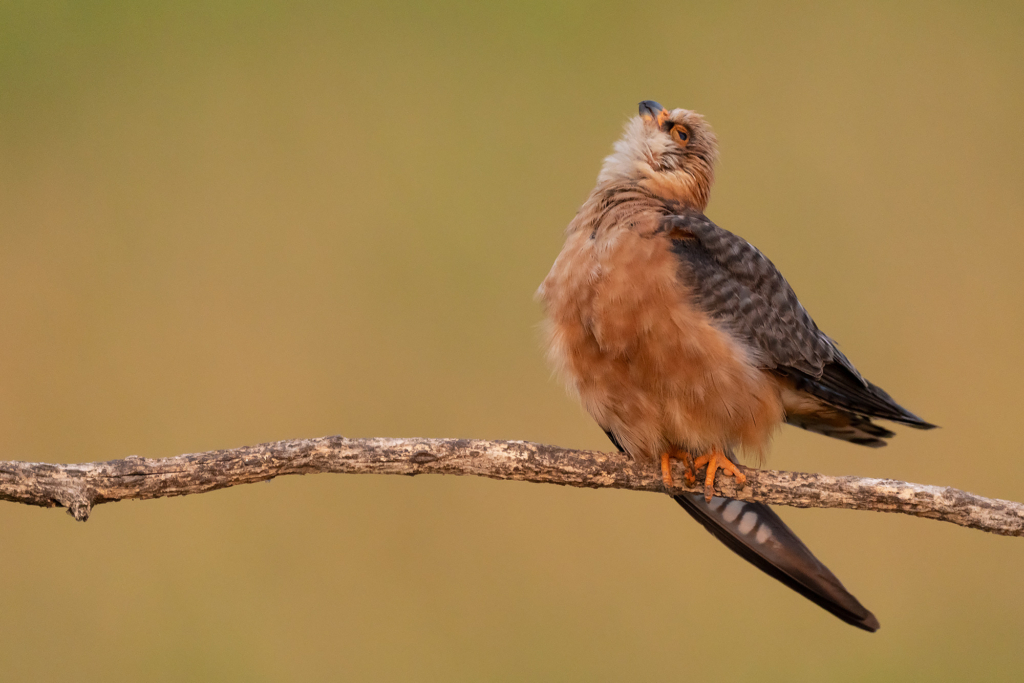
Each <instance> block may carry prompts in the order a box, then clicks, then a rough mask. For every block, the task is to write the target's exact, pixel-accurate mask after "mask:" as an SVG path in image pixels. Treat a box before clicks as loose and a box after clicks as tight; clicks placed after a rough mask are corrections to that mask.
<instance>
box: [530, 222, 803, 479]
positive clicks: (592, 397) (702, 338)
mask: <svg viewBox="0 0 1024 683" xmlns="http://www.w3.org/2000/svg"><path fill="white" fill-rule="evenodd" d="M585 209H586V207H585ZM659 220H660V215H659V214H658V213H657V212H643V211H637V210H635V209H634V210H631V211H628V212H626V213H625V214H622V215H619V216H615V215H609V214H608V212H605V213H603V214H597V213H596V212H595V213H594V214H593V215H589V214H588V212H587V211H586V210H584V211H583V212H581V214H580V215H579V216H577V218H576V220H575V221H574V222H573V224H572V225H571V226H570V229H569V234H568V238H567V240H566V243H565V246H564V248H563V249H562V252H561V253H560V254H559V256H558V259H557V260H556V261H555V264H554V266H553V267H552V269H551V272H550V273H549V274H548V276H547V278H546V279H545V280H544V283H543V284H542V285H541V288H540V290H539V294H540V296H541V298H542V299H543V301H544V303H545V306H546V310H547V315H548V321H547V341H548V351H549V358H550V359H551V360H552V362H553V364H554V366H555V368H556V369H557V371H558V372H559V374H560V375H561V376H562V378H563V379H564V380H565V381H566V383H567V384H568V386H569V388H570V389H571V390H572V391H573V392H574V393H576V394H577V395H578V396H579V398H580V400H581V402H582V403H583V405H584V407H585V408H586V410H587V411H588V412H589V413H590V414H591V415H592V416H593V417H594V419H595V420H596V421H597V422H598V424H599V425H601V427H603V428H604V429H606V430H608V431H610V432H611V433H612V434H614V435H615V437H616V439H617V440H618V441H619V443H621V444H622V445H623V447H624V448H626V450H627V451H628V452H629V453H630V454H632V455H633V456H634V457H638V458H641V459H643V460H649V459H651V458H656V457H657V456H658V455H659V454H660V453H661V452H662V451H664V450H665V449H666V447H667V446H668V445H669V444H673V445H676V446H679V447H681V448H683V449H685V450H687V451H689V452H691V453H703V452H705V451H707V450H709V449H711V448H715V447H717V448H728V447H733V446H742V447H745V448H747V449H752V450H754V451H758V452H760V451H761V449H763V448H764V447H765V446H766V444H767V442H768V440H769V439H770V436H771V432H772V430H773V429H774V428H775V427H776V426H777V425H778V424H780V423H781V421H782V419H783V410H782V405H781V401H780V398H779V389H778V385H777V383H776V381H775V380H774V378H773V377H772V376H771V375H769V374H768V373H765V372H763V371H761V370H760V369H758V368H757V367H756V366H755V365H754V363H753V362H752V360H751V354H750V353H749V351H748V350H747V348H746V347H745V346H744V345H743V344H742V343H741V342H740V341H738V340H737V339H735V338H734V337H732V336H731V335H730V334H729V333H728V332H726V331H725V330H723V329H720V328H719V327H718V326H716V324H715V323H714V321H713V319H712V318H711V317H709V316H708V315H707V314H706V313H705V312H704V311H702V310H701V309H700V308H699V307H698V306H697V304H696V303H695V302H694V300H693V297H692V296H691V295H690V290H689V287H688V285H687V284H686V278H687V272H686V270H685V264H681V263H680V262H679V260H678V259H677V258H676V256H675V255H674V254H673V253H672V250H671V242H670V240H669V239H668V237H666V236H665V235H664V234H661V233H659V232H658V231H657V226H658V223H659Z"/></svg>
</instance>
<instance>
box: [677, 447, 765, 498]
mask: <svg viewBox="0 0 1024 683" xmlns="http://www.w3.org/2000/svg"><path fill="white" fill-rule="evenodd" d="M662 462H663V463H664V456H663V460H662ZM704 465H707V466H708V473H707V476H705V477H704V500H706V501H707V502H709V503H710V502H711V496H713V495H714V494H715V474H716V473H717V472H718V470H722V471H723V472H725V473H726V474H731V475H732V476H734V477H736V483H737V484H742V483H743V482H745V481H746V480H747V475H745V474H743V473H742V472H740V470H739V468H738V467H736V465H734V464H733V462H732V460H729V458H727V457H726V455H725V453H723V452H722V451H721V450H720V449H716V450H713V451H711V452H710V453H705V454H704V455H701V456H698V457H697V459H696V460H694V461H693V468H694V469H700V468H701V467H703V466H704ZM662 468H663V469H664V465H662Z"/></svg>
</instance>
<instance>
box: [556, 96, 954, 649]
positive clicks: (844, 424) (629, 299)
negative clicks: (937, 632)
mask: <svg viewBox="0 0 1024 683" xmlns="http://www.w3.org/2000/svg"><path fill="white" fill-rule="evenodd" d="M717 158H718V144H717V139H716V138H715V135H714V133H713V132H712V131H711V128H710V127H709V126H708V124H707V123H706V122H705V121H704V118H703V117H702V116H701V115H700V114H697V113H695V112H693V111H689V110H686V109H672V110H669V109H665V108H664V107H662V106H661V105H660V104H658V103H657V102H653V101H650V100H645V101H644V102H641V103H640V112H639V116H636V117H634V118H632V119H630V120H629V122H628V123H627V124H626V127H625V132H624V134H623V136H622V138H621V139H620V140H619V141H618V142H616V143H615V146H614V152H613V153H612V154H611V155H610V156H608V157H607V158H606V159H605V160H604V164H603V166H602V168H601V172H600V174H599V175H598V178H597V186H596V187H595V188H594V190H593V191H592V192H591V193H590V196H589V197H588V198H587V200H586V202H585V203H584V204H583V206H582V208H580V210H579V212H578V213H577V214H576V217H575V218H574V219H573V220H572V222H571V223H570V224H569V227H568V228H567V230H566V240H565V245H564V247H563V248H562V251H561V253H560V254H559V255H558V258H557V259H556V260H555V263H554V265H553V266H552V268H551V272H550V273H549V274H548V276H547V277H546V278H545V279H544V282H543V283H542V284H541V286H540V289H539V290H538V297H539V298H540V300H541V301H542V302H543V304H544V308H545V311H546V316H547V320H546V340H547V347H548V357H549V359H550V361H551V362H552V364H553V365H554V367H555V369H556V372H557V373H558V374H559V375H560V376H561V377H562V378H563V380H564V381H565V383H566V385H567V387H568V388H569V391H570V393H572V394H574V395H576V396H577V397H578V398H579V399H580V401H581V402H582V404H583V406H584V408H585V409H586V410H587V412H588V413H590V415H591V416H592V417H593V418H594V419H595V420H596V421H597V423H598V425H600V427H601V428H602V429H603V430H604V431H605V433H606V434H607V435H608V437H609V438H610V439H611V441H612V443H613V444H614V445H615V447H616V448H618V449H619V450H620V451H624V452H625V453H626V454H627V455H628V456H630V457H631V458H633V459H634V460H636V461H638V462H640V463H646V464H648V465H649V466H651V467H652V468H653V467H658V466H659V465H660V468H661V473H662V478H663V480H664V482H665V486H666V488H667V489H668V490H669V491H670V492H671V491H673V490H676V491H678V489H675V485H674V482H673V478H672V460H673V459H675V460H680V461H682V463H683V465H684V476H685V478H686V480H687V481H688V482H689V483H690V484H691V485H692V484H694V483H695V482H696V481H697V474H698V472H699V470H701V469H702V468H704V474H703V477H702V479H703V482H704V489H703V494H701V493H675V494H673V498H674V499H675V501H676V502H677V503H679V505H681V506H682V507H683V509H685V510H686V511H687V512H688V513H689V514H690V515H691V516H693V517H694V518H695V519H696V520H697V521H698V522H700V523H701V524H702V525H703V526H704V527H705V528H706V529H707V530H708V531H710V532H711V533H712V534H713V535H714V536H715V537H716V538H718V539H719V540H720V541H722V542H723V543H725V545H726V546H728V547H729V548H730V549H731V550H733V551H734V552H736V553H737V554H739V555H740V556H741V557H743V558H744V559H746V560H747V561H749V562H750V563H752V564H753V565H755V566H756V567H758V568H759V569H761V570H762V571H764V572H766V573H767V574H769V575H770V576H772V577H774V578H776V579H778V580H779V581H781V582H782V583H784V584H785V585H787V586H789V587H790V588H792V589H794V590H796V591H797V592H798V593H800V594H802V595H803V596H805V597H807V598H809V599H810V600H812V601H814V602H815V603H816V604H818V605H820V606H821V607H823V608H824V609H826V610H828V611H829V612H831V613H832V614H834V615H835V616H837V617H839V618H840V619H842V620H843V621H845V622H847V623H849V624H852V625H854V626H856V627H858V628H861V629H864V630H867V631H875V630H877V629H878V627H879V624H878V620H877V619H876V618H875V616H874V615H873V614H872V613H871V612H869V611H868V610H867V609H865V608H864V606H863V605H861V604H860V602H858V601H857V599H856V598H855V597H854V596H853V595H851V594H850V593H849V591H847V590H846V589H845V588H844V587H843V584H842V583H840V581H839V580H838V579H837V578H836V577H835V576H834V575H833V574H832V572H830V571H829V570H828V568H827V567H825V565H824V564H822V563H821V562H820V561H819V560H818V559H817V558H816V557H815V556H814V555H813V554H812V553H811V551H810V550H808V548H807V547H806V546H805V545H804V544H803V543H802V542H801V541H800V539H799V538H797V536H796V534H794V533H793V532H792V531H791V530H790V529H789V527H788V526H786V524H785V523H784V522H783V521H782V520H781V519H780V518H779V516H778V515H776V514H775V513H774V512H773V511H772V510H771V508H769V507H768V506H767V505H764V504H762V503H755V502H747V501H739V500H732V499H728V498H725V497H722V496H717V495H715V491H714V482H715V477H716V474H717V473H718V472H722V473H724V474H725V475H726V476H732V477H735V480H736V482H737V484H742V483H743V482H744V481H745V480H746V477H745V475H744V474H743V471H742V469H741V468H740V467H739V465H738V463H737V458H736V455H735V453H736V452H737V451H738V452H741V453H744V454H751V455H753V456H755V457H757V458H758V459H763V457H764V454H765V452H766V450H767V447H768V445H769V442H770V440H771V436H772V434H773V432H774V431H775V430H776V429H777V428H778V427H779V426H781V425H782V424H783V423H784V422H785V423H788V424H791V425H796V426H797V427H802V428H803V429H806V430H808V431H811V432H815V433H818V434H823V435H825V436H830V437H832V438H835V439H842V440H844V441H849V442H851V443H854V444H858V445H861V446H868V447H872V448H877V447H880V446H884V445H886V439H888V438H890V437H892V436H895V433H894V432H892V431H890V430H889V429H887V428H885V427H883V426H881V425H879V424H877V423H876V422H875V420H876V419H882V420H888V421H890V422H895V423H899V424H903V425H908V426H910V427H916V428H918V429H930V428H932V427H934V425H932V424H929V423H927V422H925V421H924V420H922V419H921V418H919V417H917V416H916V415H914V414H913V413H911V412H909V411H908V410H906V409H905V408H903V407H901V406H900V405H899V404H897V403H896V402H895V401H894V400H893V399H892V398H891V397H890V396H889V394H887V393H886V392H884V391H883V390H882V389H880V388H879V387H877V386H876V385H874V384H872V383H871V382H869V381H868V380H866V379H865V378H864V377H863V375H861V374H860V373H859V372H858V371H857V369H856V368H855V367H854V366H853V363H851V362H850V361H849V359H847V358H846V356H844V355H843V353H842V352H841V351H840V350H839V348H838V346H837V345H836V343H835V342H834V341H833V340H832V339H831V338H829V337H828V336H827V335H825V334H824V333H823V332H821V331H820V330H819V329H818V326H817V325H815V323H814V320H812V319H811V316H810V315H809V314H808V313H807V311H806V310H805V309H804V307H803V306H802V305H801V304H800V301H799V300H798V299H797V297H796V294H795V293H794V292H793V289H792V288H791V287H790V286H789V283H788V282H786V279H785V278H784V277H783V276H782V274H781V273H780V272H779V271H778V269H776V268H775V266H774V265H773V264H772V262H771V261H769V260H768V259H767V258H766V257H765V256H764V255H763V254H762V253H761V252H760V251H758V250H757V249H756V248H754V247H753V246H751V245H750V244H749V243H748V242H747V241H746V240H744V239H743V238H741V237H739V236H737V235H734V234H733V233H731V232H729V231H727V230H724V229H723V228H720V227H719V226H717V225H715V224H714V223H713V222H711V220H710V219H708V217H707V216H705V215H704V209H705V207H706V206H707V203H708V198H709V194H710V191H711V185H712V182H713V180H714V171H715V162H716V160H717Z"/></svg>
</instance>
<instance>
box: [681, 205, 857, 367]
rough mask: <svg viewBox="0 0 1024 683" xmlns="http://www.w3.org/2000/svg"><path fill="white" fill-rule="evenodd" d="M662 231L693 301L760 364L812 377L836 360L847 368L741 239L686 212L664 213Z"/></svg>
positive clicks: (790, 290) (786, 287)
mask: <svg viewBox="0 0 1024 683" xmlns="http://www.w3.org/2000/svg"><path fill="white" fill-rule="evenodd" d="M662 230H663V231H665V232H666V233H667V234H668V236H669V237H670V238H671V239H672V250H673V252H674V253H675V254H676V256H677V257H678V258H679V260H680V269H681V271H682V277H683V281H684V282H685V283H686V284H687V286H688V287H690V289H691V290H692V293H693V294H694V296H695V297H696V300H697V302H698V304H699V305H700V306H701V308H702V309H703V310H704V311H705V312H706V313H707V314H708V315H710V316H711V317H712V318H713V319H715V320H716V321H717V322H718V323H719V324H721V325H722V326H723V328H724V329H726V330H728V331H729V332H730V333H731V334H733V335H735V336H736V337H738V338H739V339H741V340H742V341H743V342H745V343H746V344H747V345H748V346H749V347H750V349H751V350H752V351H753V352H754V354H755V357H756V358H755V359H756V361H757V362H758V363H760V364H761V365H762V366H763V367H765V368H768V369H775V368H777V367H780V366H782V367H790V368H794V369H796V370H800V371H802V372H804V373H807V374H810V375H813V376H818V375H820V374H821V372H822V369H823V368H824V367H825V365H826V364H827V363H830V362H832V361H834V360H839V362H840V363H842V364H843V365H847V366H848V367H849V368H850V369H851V370H853V368H852V366H850V365H849V361H846V358H845V357H843V356H842V354H840V353H839V352H838V350H837V349H836V348H835V346H834V345H833V343H832V340H830V339H829V338H828V337H827V336H825V335H824V334H823V333H822V332H821V331H820V330H818V326H817V325H815V324H814V320H812V319H811V316H810V315H809V314H808V313H807V311H806V310H805V309H804V307H803V306H802V305H801V304H800V301H799V299H797V296H796V293H795V292H794V291H793V288H792V287H790V286H789V283H788V282H786V279H785V278H784V277H783V276H782V273H780V272H779V270H778V269H777V268H776V267H775V265H774V264H772V262H771V261H769V260H768V258H767V257H766V256H765V255H764V254H762V253H761V252H760V251H758V250H757V249H756V248H755V247H754V246H752V245H751V244H750V243H749V242H747V241H746V240H745V239H743V238H742V237H739V236H737V235H734V234H732V233H731V232H729V231H728V230H723V229H722V228H720V227H718V226H717V225H715V224H714V223H712V222H711V221H710V220H709V219H708V218H707V217H706V216H704V214H701V213H698V212H691V211H684V212H681V213H678V214H676V215H672V216H668V217H666V218H665V219H664V221H663V223H662ZM844 361H845V362H844ZM853 372H855V373H856V370H853ZM858 377H859V375H858Z"/></svg>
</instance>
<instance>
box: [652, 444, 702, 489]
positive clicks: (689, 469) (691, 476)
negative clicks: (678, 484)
mask: <svg viewBox="0 0 1024 683" xmlns="http://www.w3.org/2000/svg"><path fill="white" fill-rule="evenodd" d="M672 458H675V459H676V460H682V461H683V464H684V465H685V466H686V469H685V470H684V471H683V478H684V479H686V483H688V484H689V485H690V486H693V484H694V482H696V481H697V474H696V471H695V470H694V468H693V456H692V455H690V454H689V453H687V452H686V451H681V450H679V449H678V448H676V447H675V446H669V449H668V451H666V452H665V453H662V454H661V480H662V481H663V482H665V486H667V487H668V488H670V489H671V488H675V483H674V482H673V480H672Z"/></svg>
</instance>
